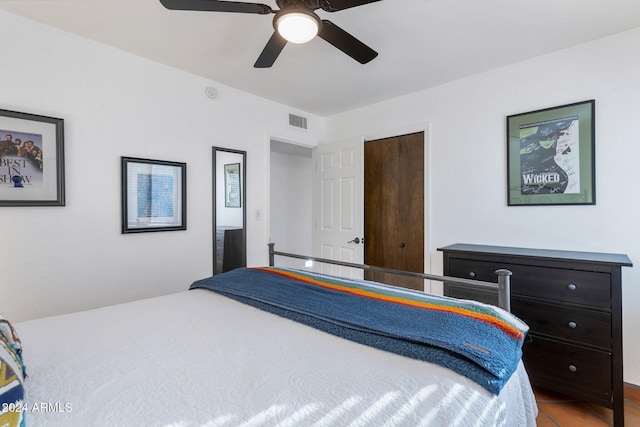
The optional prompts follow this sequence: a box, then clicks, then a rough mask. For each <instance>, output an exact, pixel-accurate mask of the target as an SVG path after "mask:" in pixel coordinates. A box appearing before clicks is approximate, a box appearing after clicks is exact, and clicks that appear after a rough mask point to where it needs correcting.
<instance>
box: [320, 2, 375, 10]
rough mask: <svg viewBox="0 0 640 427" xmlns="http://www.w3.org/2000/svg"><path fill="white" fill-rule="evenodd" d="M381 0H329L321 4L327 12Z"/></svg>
mask: <svg viewBox="0 0 640 427" xmlns="http://www.w3.org/2000/svg"><path fill="white" fill-rule="evenodd" d="M376 1H380V0H329V1H327V2H324V4H323V5H322V6H321V7H322V10H324V11H326V12H336V11H338V10H344V9H349V8H351V7H356V6H362V5H363V4H369V3H373V2H376Z"/></svg>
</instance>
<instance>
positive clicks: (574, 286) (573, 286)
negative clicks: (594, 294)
mask: <svg viewBox="0 0 640 427" xmlns="http://www.w3.org/2000/svg"><path fill="white" fill-rule="evenodd" d="M567 288H569V290H570V291H575V290H576V289H578V287H577V286H576V285H575V283H569V284H568V285H567Z"/></svg>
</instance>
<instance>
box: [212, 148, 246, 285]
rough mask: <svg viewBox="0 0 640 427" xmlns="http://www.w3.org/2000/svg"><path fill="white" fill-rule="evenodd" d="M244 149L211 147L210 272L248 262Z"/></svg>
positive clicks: (216, 272) (217, 271) (242, 265)
mask: <svg viewBox="0 0 640 427" xmlns="http://www.w3.org/2000/svg"><path fill="white" fill-rule="evenodd" d="M246 165H247V152H246V151H239V150H232V149H229V148H222V147H213V274H214V275H215V274H220V273H224V272H226V271H229V270H233V269H235V268H240V267H246V265H247V232H246V224H247V203H246V200H247V192H246V184H245V183H246V182H247V179H246V178H247V168H246Z"/></svg>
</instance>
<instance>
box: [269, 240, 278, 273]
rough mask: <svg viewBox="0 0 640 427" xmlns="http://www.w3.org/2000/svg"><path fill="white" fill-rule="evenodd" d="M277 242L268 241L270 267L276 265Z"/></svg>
mask: <svg viewBox="0 0 640 427" xmlns="http://www.w3.org/2000/svg"><path fill="white" fill-rule="evenodd" d="M275 245H276V244H275V243H268V246H269V267H273V266H274V265H276V260H275V255H274V254H273V252H274V250H273V248H274V246H275Z"/></svg>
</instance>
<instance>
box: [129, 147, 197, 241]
mask: <svg viewBox="0 0 640 427" xmlns="http://www.w3.org/2000/svg"><path fill="white" fill-rule="evenodd" d="M121 169H122V233H123V234H127V233H142V232H150V231H174V230H186V229H187V165H186V163H180V162H170V161H164V160H151V159H140V158H135V157H122V158H121Z"/></svg>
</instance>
